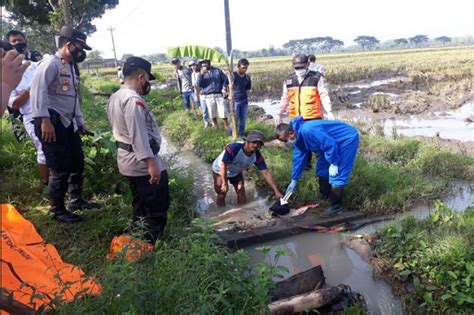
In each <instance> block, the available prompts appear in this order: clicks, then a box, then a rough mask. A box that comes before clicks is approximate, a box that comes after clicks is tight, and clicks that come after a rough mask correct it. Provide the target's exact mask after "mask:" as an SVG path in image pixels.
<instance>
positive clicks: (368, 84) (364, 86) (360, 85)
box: [342, 78, 400, 89]
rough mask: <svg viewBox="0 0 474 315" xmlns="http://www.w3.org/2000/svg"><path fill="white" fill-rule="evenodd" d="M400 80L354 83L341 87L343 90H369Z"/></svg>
mask: <svg viewBox="0 0 474 315" xmlns="http://www.w3.org/2000/svg"><path fill="white" fill-rule="evenodd" d="M399 80H400V78H390V79H385V80H376V81H372V82H356V83H349V84H344V85H342V87H343V88H358V89H370V88H373V87H377V86H381V85H385V84H389V83H393V82H397V81H399Z"/></svg>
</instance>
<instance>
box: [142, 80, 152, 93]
mask: <svg viewBox="0 0 474 315" xmlns="http://www.w3.org/2000/svg"><path fill="white" fill-rule="evenodd" d="M142 88H143V95H148V93H150V91H151V84H150V82H149V81H145V84H144V85H143V87H142Z"/></svg>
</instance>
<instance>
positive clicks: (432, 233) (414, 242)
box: [376, 202, 474, 314]
mask: <svg viewBox="0 0 474 315" xmlns="http://www.w3.org/2000/svg"><path fill="white" fill-rule="evenodd" d="M435 208H436V210H435V212H434V213H433V214H431V215H430V216H429V217H428V218H427V219H425V220H422V221H416V219H415V218H414V217H408V218H406V219H404V220H402V221H401V222H399V223H395V224H392V225H390V226H387V227H385V228H384V229H383V230H382V231H381V232H379V233H378V235H377V236H378V239H379V245H377V247H376V252H377V254H378V255H380V256H381V257H382V259H381V261H382V263H381V265H382V268H383V271H384V272H385V275H386V276H388V277H389V279H390V281H391V282H392V283H393V284H394V285H395V287H396V288H397V291H398V293H399V294H400V295H401V297H402V301H403V303H404V304H405V307H406V308H407V309H408V310H409V312H410V313H414V314H472V309H473V307H474V284H473V280H474V208H469V209H467V210H466V212H465V213H464V214H460V213H454V212H452V211H451V210H450V209H448V208H447V207H446V206H445V205H443V204H442V203H440V202H436V203H435Z"/></svg>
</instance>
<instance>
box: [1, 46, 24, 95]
mask: <svg viewBox="0 0 474 315" xmlns="http://www.w3.org/2000/svg"><path fill="white" fill-rule="evenodd" d="M24 59H25V55H23V54H19V53H18V52H17V51H16V50H14V49H13V50H9V51H7V52H6V53H5V55H3V51H2V85H6V86H7V87H9V88H10V89H12V90H13V89H15V88H16V86H17V85H18V84H19V83H20V81H21V78H22V76H23V73H24V72H25V70H26V69H27V68H28V67H29V65H30V62H29V61H26V62H23V60H24Z"/></svg>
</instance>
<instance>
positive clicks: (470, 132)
mask: <svg viewBox="0 0 474 315" xmlns="http://www.w3.org/2000/svg"><path fill="white" fill-rule="evenodd" d="M473 115H474V103H467V104H464V105H463V106H462V107H460V108H459V109H457V110H455V111H448V112H434V113H431V114H430V115H427V116H424V117H420V116H410V117H407V118H389V119H380V118H376V117H371V118H367V117H365V118H364V117H356V118H355V119H356V120H358V121H362V122H364V123H366V124H368V125H374V124H378V125H380V126H383V130H384V133H385V134H386V135H387V136H394V135H404V136H408V137H412V136H426V137H440V138H442V139H453V140H459V141H463V142H465V141H474V123H473V122H472V121H471V119H472V118H473ZM394 133H396V134H394Z"/></svg>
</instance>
